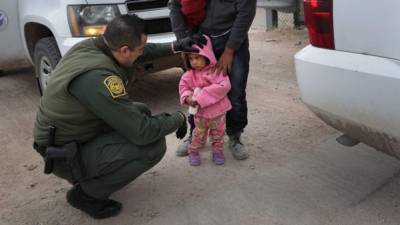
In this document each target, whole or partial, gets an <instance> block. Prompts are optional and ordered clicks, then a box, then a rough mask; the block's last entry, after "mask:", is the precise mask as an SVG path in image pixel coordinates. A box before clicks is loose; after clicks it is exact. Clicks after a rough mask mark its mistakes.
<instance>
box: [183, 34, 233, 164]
mask: <svg viewBox="0 0 400 225" xmlns="http://www.w3.org/2000/svg"><path fill="white" fill-rule="evenodd" d="M205 37H206V39H207V44H206V45H205V46H204V47H203V48H199V47H198V46H196V45H194V46H193V47H195V48H197V49H199V53H184V58H185V65H186V67H187V69H188V70H187V72H186V73H184V74H183V76H182V78H181V80H180V82H179V94H180V100H181V104H185V105H189V106H191V107H197V108H198V109H197V112H196V114H195V115H194V122H195V129H194V135H193V139H192V143H191V144H190V145H189V147H188V153H189V163H190V165H192V166H199V165H200V164H201V160H200V155H199V150H200V149H201V148H203V147H204V145H205V144H206V141H207V133H208V135H209V136H210V141H211V143H212V159H213V161H214V163H215V164H217V165H222V164H224V163H225V157H224V153H223V136H224V133H225V114H226V112H227V111H229V110H230V109H231V108H232V106H231V103H230V101H229V99H228V97H227V94H228V92H229V90H230V88H231V85H230V82H229V77H228V76H226V75H224V74H222V73H218V72H214V67H215V65H216V63H217V59H216V58H215V55H214V53H213V49H212V45H211V41H210V38H209V37H207V36H205ZM195 89H197V90H199V91H198V93H197V95H196V96H194V91H195Z"/></svg>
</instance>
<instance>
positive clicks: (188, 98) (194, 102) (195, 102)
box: [186, 96, 199, 107]
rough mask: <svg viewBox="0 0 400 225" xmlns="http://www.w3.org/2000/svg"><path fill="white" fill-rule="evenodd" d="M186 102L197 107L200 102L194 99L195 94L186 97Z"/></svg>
mask: <svg viewBox="0 0 400 225" xmlns="http://www.w3.org/2000/svg"><path fill="white" fill-rule="evenodd" d="M186 103H187V104H188V105H190V106H193V107H196V106H197V105H198V104H199V103H197V101H196V100H194V99H193V96H189V97H187V98H186Z"/></svg>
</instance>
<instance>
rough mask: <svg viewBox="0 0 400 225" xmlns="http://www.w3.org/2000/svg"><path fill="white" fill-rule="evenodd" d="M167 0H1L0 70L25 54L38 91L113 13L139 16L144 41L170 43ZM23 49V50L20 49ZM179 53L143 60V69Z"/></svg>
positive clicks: (174, 61)
mask: <svg viewBox="0 0 400 225" xmlns="http://www.w3.org/2000/svg"><path fill="white" fill-rule="evenodd" d="M167 4H168V0H127V1H125V0H34V1H32V0H12V1H11V0H10V1H0V37H1V38H0V49H1V51H2V54H1V55H0V70H1V69H2V67H6V66H8V65H10V64H11V63H15V62H20V61H22V60H26V59H28V60H29V61H31V62H32V63H33V65H34V66H35V73H36V76H37V80H38V84H39V88H40V91H42V90H43V89H44V88H45V87H46V84H47V79H48V77H49V76H50V75H51V72H52V70H53V69H54V67H55V66H56V64H57V63H58V61H59V59H60V58H61V56H62V55H64V54H65V53H66V52H67V51H68V50H69V49H70V48H71V47H72V46H73V45H74V44H76V43H77V42H79V41H82V40H83V39H85V38H88V37H93V36H96V35H99V34H102V33H103V31H104V29H105V26H106V24H107V23H108V22H109V21H110V20H111V19H112V18H114V17H115V16H117V15H121V14H128V13H129V14H131V13H134V14H136V15H138V16H139V17H141V18H142V19H143V20H144V21H145V23H146V25H147V28H148V29H147V30H148V33H149V38H148V41H149V42H158V43H164V42H171V41H173V40H174V39H175V36H174V35H173V33H172V30H171V25H170V19H169V9H168V7H167ZM24 50H25V51H24ZM180 64H181V61H180V59H179V56H172V57H171V56H170V57H167V58H163V59H159V60H155V61H152V62H148V64H146V65H143V67H144V69H145V71H146V72H149V73H150V72H155V71H158V70H162V69H167V68H170V67H175V66H180Z"/></svg>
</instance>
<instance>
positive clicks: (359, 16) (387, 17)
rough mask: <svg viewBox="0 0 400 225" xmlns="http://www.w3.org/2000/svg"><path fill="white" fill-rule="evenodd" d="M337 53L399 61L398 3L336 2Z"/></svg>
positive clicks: (337, 0)
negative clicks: (338, 51)
mask: <svg viewBox="0 0 400 225" xmlns="http://www.w3.org/2000/svg"><path fill="white" fill-rule="evenodd" d="M333 4H334V5H333V8H334V9H333V10H334V16H333V18H334V22H333V24H334V30H335V46H336V49H337V50H342V51H347V52H355V53H360V54H367V55H376V56H382V57H386V58H392V59H398V60H400V44H399V42H400V14H399V9H400V1H399V0H385V1H379V2H377V1H372V0H351V1H349V0H334V1H333Z"/></svg>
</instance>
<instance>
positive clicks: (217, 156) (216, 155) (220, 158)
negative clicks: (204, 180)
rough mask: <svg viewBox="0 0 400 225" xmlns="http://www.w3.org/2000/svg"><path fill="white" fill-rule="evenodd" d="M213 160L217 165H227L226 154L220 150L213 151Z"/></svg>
mask: <svg viewBox="0 0 400 225" xmlns="http://www.w3.org/2000/svg"><path fill="white" fill-rule="evenodd" d="M212 159H213V161H214V163H215V164H216V165H223V164H224V163H225V157H224V153H223V152H222V151H220V150H216V151H213V153H212Z"/></svg>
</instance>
